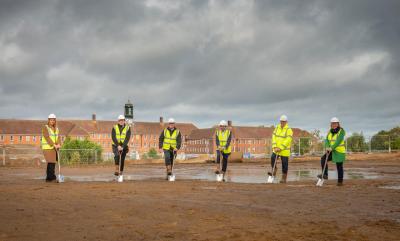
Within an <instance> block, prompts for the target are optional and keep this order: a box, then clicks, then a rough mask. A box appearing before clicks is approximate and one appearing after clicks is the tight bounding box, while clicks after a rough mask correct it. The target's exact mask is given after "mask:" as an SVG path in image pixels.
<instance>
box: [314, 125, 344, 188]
mask: <svg viewBox="0 0 400 241" xmlns="http://www.w3.org/2000/svg"><path fill="white" fill-rule="evenodd" d="M345 136H346V132H345V131H344V129H343V128H342V127H341V126H340V123H339V119H338V118H336V117H333V118H332V119H331V129H330V130H329V132H328V135H327V136H326V139H325V148H326V153H325V154H324V155H323V156H322V157H321V168H322V170H323V169H324V166H325V161H326V155H328V161H332V162H333V163H336V169H337V173H338V180H337V181H338V182H337V185H338V186H342V185H343V174H344V171H343V162H344V161H345V160H346V146H345V142H344V141H345ZM318 178H324V179H328V163H326V168H325V173H324V174H323V176H322V175H318Z"/></svg>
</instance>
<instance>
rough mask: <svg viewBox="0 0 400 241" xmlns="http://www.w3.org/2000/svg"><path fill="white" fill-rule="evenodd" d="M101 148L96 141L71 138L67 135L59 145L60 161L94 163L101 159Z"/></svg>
mask: <svg viewBox="0 0 400 241" xmlns="http://www.w3.org/2000/svg"><path fill="white" fill-rule="evenodd" d="M102 152H103V149H102V147H101V146H100V145H98V144H97V143H94V142H92V141H89V140H88V139H85V140H83V141H82V140H76V139H74V140H72V139H71V138H70V137H67V138H66V139H65V141H64V143H63V145H62V147H61V150H60V155H61V162H63V163H68V164H69V163H74V164H75V163H79V162H80V161H85V162H86V163H88V164H90V163H94V162H95V161H101V154H102Z"/></svg>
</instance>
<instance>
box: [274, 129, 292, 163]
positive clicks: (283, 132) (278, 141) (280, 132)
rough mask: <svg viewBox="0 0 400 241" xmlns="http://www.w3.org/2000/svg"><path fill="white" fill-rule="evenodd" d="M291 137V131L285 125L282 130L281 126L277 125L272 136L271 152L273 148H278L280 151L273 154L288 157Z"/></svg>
mask: <svg viewBox="0 0 400 241" xmlns="http://www.w3.org/2000/svg"><path fill="white" fill-rule="evenodd" d="M292 137H293V131H292V129H291V128H290V127H289V125H288V124H286V125H285V126H284V127H283V128H282V127H281V125H278V126H277V127H276V128H275V130H274V133H273V134H272V150H273V149H274V148H275V147H278V148H279V149H281V151H280V152H279V153H276V152H275V151H274V153H275V154H278V155H280V156H285V157H288V156H290V147H291V144H292Z"/></svg>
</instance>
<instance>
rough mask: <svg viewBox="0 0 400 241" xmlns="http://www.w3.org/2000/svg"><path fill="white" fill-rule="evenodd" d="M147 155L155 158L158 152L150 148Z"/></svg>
mask: <svg viewBox="0 0 400 241" xmlns="http://www.w3.org/2000/svg"><path fill="white" fill-rule="evenodd" d="M147 156H148V157H149V158H153V159H155V158H158V153H157V151H156V149H154V148H151V149H150V150H149V152H148V153H147Z"/></svg>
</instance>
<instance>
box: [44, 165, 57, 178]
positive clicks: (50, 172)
mask: <svg viewBox="0 0 400 241" xmlns="http://www.w3.org/2000/svg"><path fill="white" fill-rule="evenodd" d="M55 169H56V163H47V169H46V181H53V180H56V179H57V177H56V173H55Z"/></svg>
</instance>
